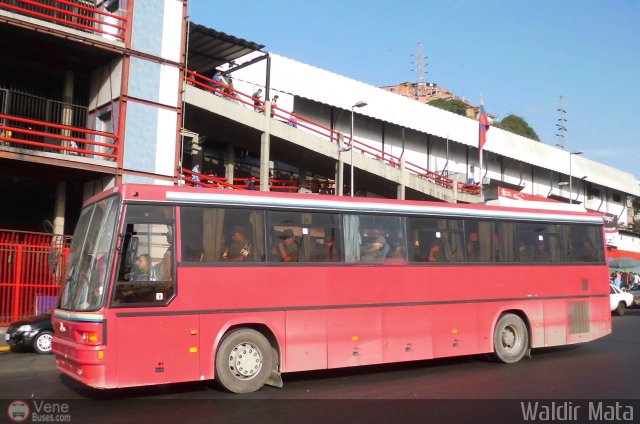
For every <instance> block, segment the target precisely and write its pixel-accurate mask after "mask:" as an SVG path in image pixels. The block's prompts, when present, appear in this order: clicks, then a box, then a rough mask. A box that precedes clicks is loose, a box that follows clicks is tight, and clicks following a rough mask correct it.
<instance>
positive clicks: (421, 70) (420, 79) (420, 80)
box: [411, 42, 427, 96]
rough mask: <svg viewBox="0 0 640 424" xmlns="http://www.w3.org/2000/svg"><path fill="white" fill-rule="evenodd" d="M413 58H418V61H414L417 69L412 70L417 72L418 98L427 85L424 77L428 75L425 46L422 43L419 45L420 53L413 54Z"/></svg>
mask: <svg viewBox="0 0 640 424" xmlns="http://www.w3.org/2000/svg"><path fill="white" fill-rule="evenodd" d="M411 56H415V57H416V61H412V62H411V63H413V64H414V65H416V69H412V71H416V74H417V78H416V96H418V95H419V93H420V91H424V88H425V87H426V84H425V82H424V75H425V74H426V73H427V72H426V71H425V67H426V63H425V59H427V57H426V56H425V55H424V45H423V44H422V42H420V43H418V51H417V52H416V54H412V55H411Z"/></svg>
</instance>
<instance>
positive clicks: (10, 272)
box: [0, 230, 69, 326]
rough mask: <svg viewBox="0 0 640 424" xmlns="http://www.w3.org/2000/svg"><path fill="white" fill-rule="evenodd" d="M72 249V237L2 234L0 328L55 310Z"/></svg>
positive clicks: (0, 246) (2, 231)
mask: <svg viewBox="0 0 640 424" xmlns="http://www.w3.org/2000/svg"><path fill="white" fill-rule="evenodd" d="M68 245H69V238H68V237H60V236H52V235H50V234H34V233H24V232H17V231H7V230H0V326H6V325H8V324H9V323H10V322H12V321H15V320H18V319H21V318H24V317H27V316H30V315H34V314H36V313H42V312H45V311H46V310H48V309H49V308H51V307H52V306H54V302H55V299H56V298H57V296H58V294H59V292H60V285H61V284H60V283H61V279H62V275H63V271H64V270H63V265H64V263H65V261H66V258H67V255H68V253H69V248H68ZM53 259H55V260H54V261H52V260H53ZM52 265H54V268H53V269H52V268H51V266H52Z"/></svg>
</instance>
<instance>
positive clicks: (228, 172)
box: [224, 144, 236, 184]
mask: <svg viewBox="0 0 640 424" xmlns="http://www.w3.org/2000/svg"><path fill="white" fill-rule="evenodd" d="M235 166H236V151H235V149H234V148H233V144H227V154H226V158H225V165H224V177H225V178H226V179H227V182H228V183H229V184H233V171H234V170H235Z"/></svg>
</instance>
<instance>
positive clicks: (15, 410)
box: [7, 400, 31, 423]
mask: <svg viewBox="0 0 640 424" xmlns="http://www.w3.org/2000/svg"><path fill="white" fill-rule="evenodd" d="M30 412H31V410H30V409H29V404H28V403H27V402H25V401H23V400H14V401H13V402H11V403H10V404H9V407H8V408H7V415H8V416H9V418H11V420H12V421H14V422H17V423H22V422H25V421H26V420H28V419H29V413H30Z"/></svg>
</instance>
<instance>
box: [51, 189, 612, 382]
mask: <svg viewBox="0 0 640 424" xmlns="http://www.w3.org/2000/svg"><path fill="white" fill-rule="evenodd" d="M66 269H67V274H66V276H65V286H64V288H63V290H62V292H61V297H60V305H59V307H58V309H56V310H55V312H54V317H53V325H54V329H55V336H54V339H53V350H54V352H55V354H56V363H57V367H58V369H59V370H60V371H62V372H64V373H66V374H68V375H69V376H71V377H73V378H75V379H77V380H79V381H81V382H83V383H84V384H87V385H89V386H93V387H97V388H115V387H128V386H140V385H151V384H163V383H172V382H184V381H194V380H212V379H215V380H217V381H218V382H219V384H220V385H221V386H222V387H223V388H225V389H227V390H229V391H231V392H237V393H244V392H251V391H255V390H257V389H259V388H260V387H262V386H263V385H264V384H270V385H275V386H281V385H282V380H281V377H280V375H281V373H283V372H295V371H302V370H318V369H329V368H340V367H351V366H358V365H368V364H381V363H393V362H402V361H414V360H424V359H430V358H441V357H449V356H459V355H472V354H479V353H492V354H493V355H494V357H495V358H496V359H497V360H498V361H500V362H504V363H513V362H517V361H519V360H520V359H521V358H522V357H524V356H525V355H528V354H529V353H530V350H531V349H532V348H538V347H546V346H558V345H566V344H572V343H580V342H586V341H590V340H594V339H596V338H598V337H602V336H605V335H607V334H609V333H610V332H611V316H610V311H609V287H608V269H607V265H606V261H605V245H604V237H603V220H602V217H601V215H599V214H592V213H579V212H559V211H549V210H546V211H543V210H527V209H514V208H504V207H502V208H501V207H497V206H493V207H492V206H485V205H462V204H446V203H432V202H420V201H396V200H380V199H369V198H355V199H354V198H343V197H331V196H319V195H299V194H276V193H261V192H248V191H231V190H218V189H205V188H195V187H166V186H147V185H123V186H121V187H118V188H114V189H111V190H109V191H106V192H104V193H102V194H101V195H98V196H96V197H94V198H93V199H91V200H90V201H89V202H88V203H87V204H86V205H85V207H84V208H83V210H82V213H81V216H80V219H79V222H78V225H77V228H76V231H75V234H74V237H73V242H72V246H71V251H70V254H69V259H68V263H67V267H66Z"/></svg>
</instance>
